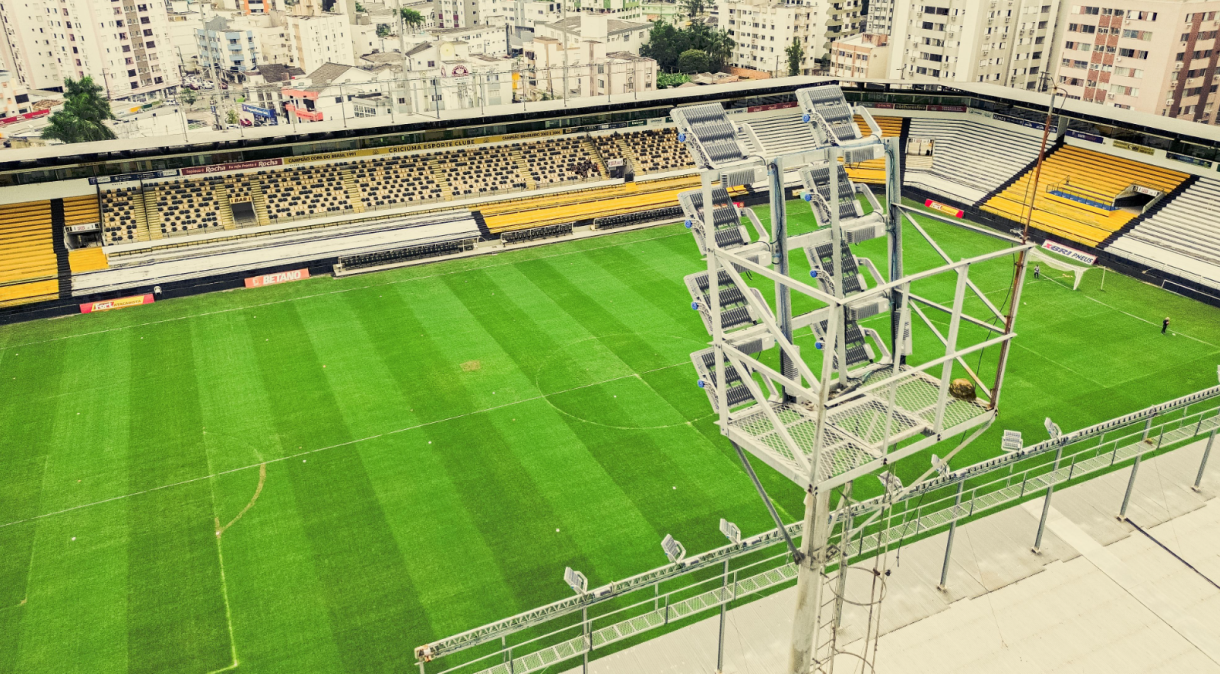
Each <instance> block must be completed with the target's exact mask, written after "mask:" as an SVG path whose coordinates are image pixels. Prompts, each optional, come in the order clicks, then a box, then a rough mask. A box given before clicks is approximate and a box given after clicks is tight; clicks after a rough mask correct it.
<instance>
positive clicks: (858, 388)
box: [671, 86, 1030, 674]
mask: <svg viewBox="0 0 1220 674" xmlns="http://www.w3.org/2000/svg"><path fill="white" fill-rule="evenodd" d="M796 94H797V100H798V101H799V103H800V105H801V109H802V118H803V121H804V123H806V124H808V129H809V140H808V141H807V143H806V144H807V147H806V146H803V147H800V148H799V149H798V150H797V151H795V152H785V153H776V154H770V155H768V154H767V149H768V148H767V146H766V144H765V143H764V142H762V141H761V139H760V138H759V136H758V135H757V134H755V133H754V130H753V128H752V127H751V126H750V124H749V123H748V122H747V123H745V124H740V125H739V124H735V123H734V122H733V121H732V120H731V119H730V118H729V117H728V116H727V115H726V114H725V112H724V110H723V109H722V107H721V106H720V105H719V104H708V105H698V106H691V107H683V108H676V109H674V110H673V111H672V113H671V115H672V117H673V119H674V121H675V123H676V125H677V127H678V131H679V140H680V141H681V142H682V143H684V144H685V146H686V147H687V149H688V150H689V152H690V154H691V156H692V157H693V159H694V161H695V164H696V166H697V167H698V168H699V169H700V176H701V185H700V189H699V190H692V191H689V192H684V193H682V194H680V195H679V202H680V203H681V205H682V207H683V211H684V213H685V214H686V217H687V220H686V225H687V227H688V228H690V229H691V230H692V233H693V234H694V237H695V240H696V243H697V244H698V246H699V249H700V252H701V253H703V254H705V255H706V257H707V271H706V272H700V273H698V274H692V275H690V276H688V277H687V278H686V279H685V280H686V285H687V288H688V289H689V290H690V293H691V296H692V299H693V303H692V308H694V309H696V310H697V311H699V312H700V316H701V318H702V319H703V321H704V324H705V326H706V327H707V329H708V332H709V333H710V335H711V347H710V348H708V349H704V350H701V351H698V352H696V353H694V354H692V355H691V360H692V362H693V363H694V366H695V369H696V371H697V372H698V373H699V377H700V378H699V385H700V386H701V387H703V388H704V390H705V391H706V393H707V395H708V400H709V402H710V403H711V405H712V408H713V410H715V411H716V412H717V414H718V417H719V418H718V425H719V427H720V432H721V434H723V435H725V436H727V437H728V438H729V440H730V441H731V442H732V443H733V446H734V448H735V449H736V450H737V452H738V455H739V457H740V458H741V460H742V462H743V465H744V467H745V469H746V471H747V472H748V473H749V475H750V477H751V478H752V479H753V481H754V485H755V488H756V489H757V490H758V492H759V495H760V496H761V498H762V500H763V502H764V503H765V504H766V506H767V507H768V510H769V511H770V513H771V515H772V517H773V518H774V519H775V520H776V523H777V525H779V527H780V530H781V531H783V530H784V527H783V524H784V523H783V522H781V521H780V520H779V517H778V515H777V513H776V511H775V508H774V507H773V506H772V504H771V501H770V498H769V497H768V496H767V494H766V491H765V490H764V489H763V487H762V484H761V482H760V481H759V480H758V478H757V476H756V475H755V474H754V471H753V468H752V467H751V465H750V463H749V461H748V460H747V459H746V456H745V453H744V452H749V453H750V454H752V455H754V457H756V458H758V459H760V460H762V461H763V462H765V463H766V464H767V465H769V466H771V467H772V468H774V469H775V470H777V471H778V472H780V473H781V474H783V475H785V476H787V477H788V478H789V479H791V480H793V481H794V482H796V483H797V484H798V485H800V487H801V488H802V489H804V490H805V491H806V493H807V496H806V500H805V504H806V510H805V518H804V529H803V535H802V537H801V545H800V548H799V549H798V548H797V547H796V546H795V544H793V542H792V541H790V540H789V541H788V543H789V547H790V549H791V551H792V556H793V559H794V561H795V562H796V564H797V567H798V572H797V606H796V614H795V618H794V621H793V635H792V648H791V651H790V657H789V671H790V673H791V674H806V673H807V672H809V671H811V670H813V671H818V672H831V671H833V668H834V660H835V655H836V654H839V653H840V651H839V650H838V648H837V646H836V641H835V636H836V633H837V627H838V620H839V616H840V611H841V609H842V606H843V601H842V597H843V593H844V591H845V590H844V587H845V577H844V575H843V574H845V572H846V569H847V566H848V561H849V560H848V553H847V550H848V548H849V543H850V540H851V535H852V532H853V526H855V529H854V530H856V531H858V530H859V527H861V526H866V525H867V524H869V522H871V521H873V519H875V517H876V515H877V513H876V512H873V513H872V514H871V515H869V517H871V518H873V519H866V520H865V521H863V522H859V523H858V524H854V522H855V521H856V520H858V519H859V516H860V513H857V512H855V511H853V510H852V509H851V508H850V507H849V505H850V495H851V492H852V489H851V485H852V481H853V480H854V479H855V478H856V477H859V476H862V475H868V474H874V475H878V476H880V477H881V478H882V481H883V484H885V485H886V486H887V489H886V493H887V495H889V497H890V498H897V497H898V496H900V495H901V494H902V493H903V491H904V490H905V489H909V488H904V487H903V486H902V482H901V481H900V480H898V479H897V478H896V477H894V476H893V475H892V474H891V473H889V472H885V473H883V472H882V471H883V470H885V468H886V467H887V466H888V465H889V464H891V463H893V462H895V461H898V460H900V459H902V458H904V457H907V456H911V455H912V454H914V453H916V452H920V451H923V450H925V449H927V448H930V447H931V446H932V445H934V444H936V443H938V442H940V440H941V439H942V438H948V437H951V436H952V437H956V436H958V435H961V436H962V437H963V438H964V441H963V442H961V444H960V445H959V446H958V447H957V448H956V449H954V450H953V451H952V452H950V453H949V454H948V455H946V457H945V461H946V462H947V460H948V459H949V458H951V457H952V456H953V454H955V453H956V452H957V451H960V449H961V448H962V447H964V446H966V445H967V444H969V443H970V442H971V441H973V440H974V439H975V438H976V437H978V435H980V434H981V433H982V432H983V431H984V430H986V428H987V427H988V426H989V425H990V424H991V423H992V421H993V420H994V418H995V415H996V410H995V406H994V405H993V404H990V403H987V404H985V403H983V402H980V401H978V400H977V399H976V397H975V396H974V394H973V391H974V386H973V384H969V386H968V389H967V387H964V386H959V387H958V389H955V391H959V393H960V390H968V392H969V395H966V394H960V395H954V396H951V395H950V383H951V382H950V377H951V374H952V371H953V368H954V366H955V364H961V365H962V366H963V367H965V368H966V371H967V372H968V373H969V374H970V375H971V376H972V377H974V378H975V380H976V381H979V382H980V383H981V380H979V379H978V377H977V375H975V374H974V372H973V370H971V369H970V368H969V366H968V365H967V364H966V362H965V360H964V359H963V358H962V356H964V355H966V354H968V353H972V352H974V351H978V350H980V349H983V348H986V347H987V346H989V345H991V344H1001V343H1007V341H1008V340H1010V339H1011V338H1012V337H1013V336H1014V334H1015V333H1013V332H1012V328H1011V326H1012V321H1011V320H1009V321H1007V323H1006V328H1005V329H1004V330H1000V329H998V328H994V326H992V327H991V330H992V333H995V332H999V333H1001V334H1000V335H999V336H998V337H994V338H991V339H987V340H984V341H982V342H980V343H978V344H974V345H971V346H968V347H961V346H959V344H958V341H959V340H958V333H959V327H960V326H961V323H962V321H963V320H967V321H969V322H971V323H974V324H976V325H980V326H987V325H989V324H988V323H986V322H985V321H982V320H978V319H974V318H972V317H969V316H966V315H965V314H964V312H963V304H964V299H965V293H966V290H967V288H968V287H969V288H970V289H975V292H977V290H976V286H974V285H973V283H971V282H970V281H969V279H968V273H969V268H970V265H972V264H977V263H980V262H984V261H986V260H989V259H994V258H999V257H1005V256H1007V255H1009V254H1010V253H1011V252H1013V251H1008V250H1002V251H998V252H996V253H990V254H985V255H982V256H977V257H974V258H970V259H966V260H959V261H957V262H953V261H951V260H949V258H948V257H947V255H946V256H944V259H945V261H946V263H947V264H946V265H945V266H943V267H938V268H935V269H931V270H927V271H921V272H918V273H916V274H912V275H906V274H904V269H903V264H902V222H903V217H904V208H905V207H903V206H902V205H901V186H900V184H899V175H898V156H899V155H898V152H899V151H900V148H899V145H898V139H897V138H888V139H883V138H882V133H881V129H880V127H879V126H878V125H877V123H876V122H875V121H874V120H873V118H872V116H871V115H870V114H869V112H868V110H867V109H865V108H860V107H853V106H850V105H849V104H848V103H847V101H846V99H845V97H844V95H843V92H842V90H840V89H839V87H837V86H818V87H810V88H806V89H801V90H798V91H797V92H796ZM857 116H858V117H859V118H860V119H862V121H863V125H864V126H865V127H867V132H862V130H861V128H860V126H858V125H857V123H856V121H855V117H857ZM878 158H884V159H885V165H886V199H887V204H886V205H885V206H882V205H881V204H880V203H879V202H878V200H877V199H876V198H875V197H874V196H873V194H872V191H871V190H870V189H869V188H868V187H867V186H865V185H858V184H855V183H853V182H852V181H851V180H850V178H849V176H848V174H847V171H846V170H845V167H844V165H845V164H846V165H851V164H856V163H859V162H862V161H867V160H872V159H878ZM788 167H791V168H792V169H796V171H797V173H798V174H799V178H800V182H801V183H802V185H803V187H804V191H803V192H802V198H803V199H804V200H805V201H806V202H808V203H809V205H810V207H811V208H812V210H813V213H814V215H815V217H816V219H817V221H818V224H819V228H818V229H817V230H815V231H813V232H811V233H808V234H801V235H799V236H790V235H789V233H788V231H787V226H786V225H787V217H786V209H787V203H786V200H785V181H786V177H785V169H786V168H788ZM760 172H763V173H765V175H766V183H767V187H768V189H769V190H770V203H771V217H770V220H771V228H770V232H767V231H765V228H764V227H762V225H761V223H760V220H759V218H758V217H757V216H756V215H755V214H754V213H753V211H752V210H751V209H750V208H746V207H743V206H740V205H739V204H737V203H735V202H734V201H733V196H734V191H735V190H736V189H737V186H741V185H752V184H754V183H755V182H758V175H759V173H760ZM717 183H718V184H717ZM861 198H862V199H863V200H864V201H865V202H867V204H868V205H869V206H870V207H871V208H870V209H869V212H868V213H865V210H864V209H863V208H862V207H861V205H860V199H861ZM743 216H744V217H746V218H748V219H749V221H750V223H751V224H752V225H753V227H754V228H755V229H756V230H757V232H758V235H759V236H758V238H757V239H753V237H752V236H751V233H750V231H749V229H748V228H747V227H745V226H743V225H742V218H743ZM912 222H913V221H912ZM915 226H916V227H917V228H918V229H919V232H920V233H921V234H923V235H924V236H927V234H926V232H925V231H924V230H923V229H922V228H919V227H918V224H917V223H916V224H915ZM882 236H884V237H886V241H887V267H888V269H886V272H887V273H886V274H885V275H882V273H881V272H880V271H879V270H877V269H876V267H875V266H874V265H873V264H872V262H871V261H869V260H868V259H867V258H856V257H855V256H854V255H853V254H852V251H851V248H850V244H854V243H860V242H861V241H865V240H868V239H873V238H879V237H882ZM1017 243H1019V246H1018V247H1019V249H1020V250H1021V251H1023V250H1027V249H1028V248H1029V247H1030V246H1029V245H1028V244H1020V242H1017ZM790 246H793V247H799V248H801V249H803V250H804V252H805V255H806V257H807V258H808V260H809V263H810V267H811V270H812V271H811V273H810V275H811V277H812V278H813V284H812V285H811V284H809V283H807V282H805V281H802V280H797V279H795V278H793V277H792V276H791V274H790V273H789V268H788V253H789V247H790ZM933 246H934V247H935V249H936V250H937V251H941V248H940V247H939V246H936V245H935V242H933ZM942 255H943V253H942ZM1023 259H1024V256H1022V260H1023ZM743 273H751V274H758V275H760V276H762V277H765V278H766V279H769V280H771V281H773V282H774V283H775V287H776V302H775V307H774V308H772V307H770V306H768V305H767V304H766V303H765V302H764V300H763V297H762V295H761V293H759V292H758V291H757V290H756V289H754V288H751V287H750V286H748V285H747V284H746V282H745V281H744V279H743V278H742V274H743ZM939 274H956V277H957V278H956V281H957V282H956V290H955V294H954V300H953V303H952V306H951V307H947V306H944V305H941V304H939V303H935V302H931V301H930V300H926V299H924V298H922V297H919V296H918V295H915V294H913V292H912V284H913V283H916V282H918V281H921V280H923V279H926V278H930V277H932V276H936V275H939ZM793 290H795V291H797V292H800V293H802V294H804V295H806V296H808V297H810V298H813V299H814V300H817V301H818V302H820V303H821V304H823V305H824V306H822V307H821V308H819V309H816V310H813V311H810V312H807V313H804V314H801V315H798V316H793V314H792V305H791V301H790V294H791V292H792V291H793ZM913 300H915V301H919V302H921V303H925V304H926V305H927V306H929V307H931V308H934V309H936V310H940V311H943V312H945V313H948V314H949V315H950V321H949V329H948V332H947V335H942V334H941V333H940V331H939V330H937V329H936V328H935V327H932V331H933V333H934V334H935V335H936V337H938V338H939V339H940V341H941V342H942V343H943V344H944V346H945V350H944V353H943V355H941V354H937V355H936V356H933V357H932V358H931V359H929V360H927V361H925V362H923V363H922V364H920V365H917V366H911V365H908V364H907V360H906V357H907V356H908V355H909V354H910V353H912V338H911V335H912V328H911V325H912V306H913V305H912V301H913ZM983 301H984V303H985V304H986V305H987V306H988V307H989V308H993V307H992V305H991V304H990V302H988V301H987V300H986V298H983ZM1016 306H1017V298H1014V301H1013V309H1012V310H1011V311H1012V312H1015V307H1016ZM915 310H916V312H917V313H918V315H919V316H920V318H922V319H923V320H924V322H925V323H928V325H929V326H932V325H933V324H932V323H931V322H930V321H929V320H928V319H927V318H926V316H925V315H924V313H923V311H922V310H921V309H919V308H918V307H916V308H915ZM993 311H994V308H993ZM885 312H889V314H890V321H889V329H888V331H887V332H888V333H889V334H887V335H881V334H879V333H878V332H876V331H875V330H872V329H869V328H867V327H865V326H864V325H863V324H862V323H861V321H863V320H864V319H866V318H869V317H871V316H876V315H879V314H882V313H885ZM803 329H809V330H810V331H811V332H812V333H813V335H814V336H815V337H816V342H815V346H816V351H817V352H820V354H821V367H820V372H819V373H818V374H815V373H814V371H813V369H812V368H811V366H810V364H809V363H807V362H806V360H805V359H804V358H803V357H802V355H801V353H800V351H799V350H798V348H797V347H796V345H795V344H794V341H793V334H794V330H803ZM773 348H778V350H779V353H778V356H779V358H778V360H779V363H780V367H779V369H778V370H776V369H775V368H773V367H771V366H769V365H766V364H764V363H763V362H762V361H761V360H760V359H759V358H758V357H756V356H757V355H758V354H759V353H761V352H764V351H768V350H770V349H773ZM930 371H931V372H930ZM1001 371H1002V369H1001ZM933 373H935V374H933ZM760 382H761V383H760ZM998 387H999V382H997V384H996V389H995V391H991V390H990V387H983V388H985V389H988V391H989V392H990V394H991V397H992V400H994V399H996V398H997V397H998ZM972 430H973V431H974V432H973V433H972V434H970V436H969V437H968V438H967V437H966V433H967V432H969V431H972ZM921 436H922V437H921ZM743 450H744V452H743ZM942 463H943V465H944V466H946V467H947V465H948V464H947V463H945V462H942ZM931 472H932V471H931V470H930V471H929V472H928V474H930V473H931ZM928 474H925V476H924V478H926V477H927V475H928ZM924 478H920V480H923V479H924ZM918 482H919V480H917V481H915V482H914V483H912V487H913V486H914V485H915V484H917V483H918ZM892 485H896V486H894V487H893V488H890V487H891V486H892ZM836 487H838V488H840V489H841V496H842V499H841V500H840V504H839V506H840V507H839V508H838V509H837V514H835V513H832V512H831V504H830V495H831V492H832V490H834V489H835V488H836ZM887 502H888V501H887ZM866 515H867V513H866ZM836 527H837V530H838V542H839V545H838V546H833V547H832V546H831V545H830V541H831V539H832V534H833V531H834V530H835V528H836ZM785 535H786V534H785ZM831 557H835V559H833V560H832V559H831ZM834 561H837V562H838V571H837V572H836V574H837V577H836V578H834V579H830V578H827V577H826V576H825V574H824V570H825V568H826V566H827V565H828V563H831V562H834ZM824 591H825V592H830V593H833V594H835V596H836V598H835V601H830V602H827V601H825V600H824V599H823V593H824ZM831 607H833V608H831Z"/></svg>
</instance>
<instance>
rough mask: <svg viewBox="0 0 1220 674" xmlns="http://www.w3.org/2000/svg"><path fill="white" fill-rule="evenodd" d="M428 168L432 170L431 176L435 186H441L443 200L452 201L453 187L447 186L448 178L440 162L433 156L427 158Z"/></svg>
mask: <svg viewBox="0 0 1220 674" xmlns="http://www.w3.org/2000/svg"><path fill="white" fill-rule="evenodd" d="M428 168H429V169H431V170H432V178H433V180H435V181H436V186H437V187H439V188H441V198H442V199H444V200H445V201H452V200H453V188H452V187H450V186H449V179H448V178H446V177H445V171H444V170H443V169H442V168H441V163H440V162H439V161H437V160H436V158H435V157H434V158H432V159H429V160H428Z"/></svg>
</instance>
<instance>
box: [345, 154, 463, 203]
mask: <svg viewBox="0 0 1220 674" xmlns="http://www.w3.org/2000/svg"><path fill="white" fill-rule="evenodd" d="M430 157H431V155H427V154H424V155H415V156H410V157H380V158H377V159H374V160H372V161H369V162H366V163H359V162H358V163H356V164H354V168H353V169H352V172H353V174H354V175H355V178H356V183H357V184H358V185H359V186H360V200H361V201H362V202H363V203H364V207H365V209H366V210H371V209H374V208H392V207H396V206H411V205H414V204H418V203H422V202H425V201H435V200H437V199H443V198H444V194H443V193H442V192H441V188H440V185H438V184H437V182H436V178H435V177H434V176H433V175H432V168H431V166H430V165H429V164H428V162H427V160H428V158H430Z"/></svg>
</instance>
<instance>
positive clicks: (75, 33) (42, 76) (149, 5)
mask: <svg viewBox="0 0 1220 674" xmlns="http://www.w3.org/2000/svg"><path fill="white" fill-rule="evenodd" d="M167 14H168V12H167V8H166V4H165V2H163V1H162V0H59V1H58V2H50V1H49V0H33V1H32V2H24V1H22V2H18V1H15V0H3V1H2V2H0V25H2V26H3V30H4V38H5V39H4V40H3V41H2V42H0V48H2V49H3V50H4V54H3V60H4V62H5V63H6V64H8V67H9V68H10V69H12V71H13V72H15V73H16V74H17V77H18V79H19V80H20V81H21V83H22V84H24V85H25V86H27V87H29V88H31V89H60V88H62V87H63V80H64V79H65V78H69V77H70V78H73V79H78V78H81V77H84V76H86V75H89V76H91V77H93V79H94V81H96V82H98V83H99V84H102V85H103V86H104V88H105V89H106V91H107V92H108V93H109V96H110V97H111V98H115V99H128V98H130V99H137V100H144V99H147V98H151V97H155V96H160V95H163V93H164V91H165V90H167V89H172V88H174V87H177V86H178V85H179V84H180V78H179V74H178V61H177V56H176V54H175V52H174V47H173V44H172V41H171V40H170V37H169V21H168V18H167Z"/></svg>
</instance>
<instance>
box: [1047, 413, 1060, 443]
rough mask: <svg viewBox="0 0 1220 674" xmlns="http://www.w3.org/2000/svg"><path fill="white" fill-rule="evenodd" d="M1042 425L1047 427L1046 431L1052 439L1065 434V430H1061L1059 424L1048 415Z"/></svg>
mask: <svg viewBox="0 0 1220 674" xmlns="http://www.w3.org/2000/svg"><path fill="white" fill-rule="evenodd" d="M1042 425H1043V426H1045V427H1046V432H1047V433H1048V434H1049V435H1050V436H1051V439H1052V440H1054V439H1055V438H1057V437H1059V436H1061V435H1063V431H1062V430H1060V428H1059V424H1057V423H1055V422H1053V421H1051V418H1050V417H1047V418H1046V421H1043V422H1042Z"/></svg>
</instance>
